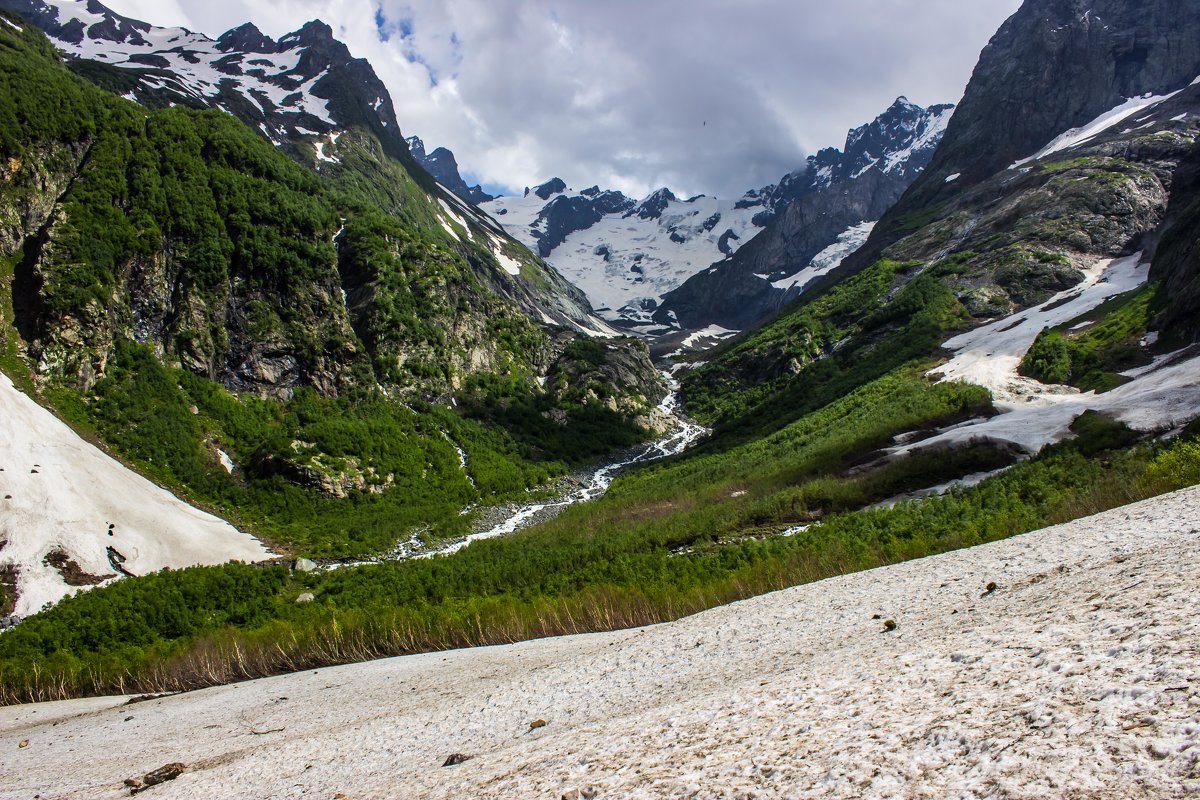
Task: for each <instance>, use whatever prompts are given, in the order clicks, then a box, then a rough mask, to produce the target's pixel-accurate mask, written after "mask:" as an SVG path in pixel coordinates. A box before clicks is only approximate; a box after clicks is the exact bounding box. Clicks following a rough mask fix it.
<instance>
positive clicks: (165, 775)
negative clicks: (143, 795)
mask: <svg viewBox="0 0 1200 800" xmlns="http://www.w3.org/2000/svg"><path fill="white" fill-rule="evenodd" d="M186 769H187V765H186V764H182V763H180V762H178V761H176V762H172V763H170V764H164V765H163V766H161V767H159V768H158V769H155V770H151V771H150V772H147V773H146V774H145V775H143V776H142V779H141V780H142V785H141V786H135V785H133V784H131V783H129V781H128V780H127V781H126V782H125V785H126V786H129V787H130V790H129V793H130V794H138V793H139V792H144V791H146V790H147V789H149V788H150V787H152V786H158V785H159V784H163V783H166V782H167V781H173V780H175V779H176V778H178V777H179V776H180V775H182V774H183V773H184V771H185V770H186ZM130 780H134V781H136V780H137V779H136V778H132V779H130Z"/></svg>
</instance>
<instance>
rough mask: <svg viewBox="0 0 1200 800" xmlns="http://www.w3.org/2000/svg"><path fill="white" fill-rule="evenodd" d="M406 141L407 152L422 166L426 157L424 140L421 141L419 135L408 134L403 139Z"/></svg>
mask: <svg viewBox="0 0 1200 800" xmlns="http://www.w3.org/2000/svg"><path fill="white" fill-rule="evenodd" d="M404 141H405V142H407V143H408V152H410V153H412V157H413V159H414V160H415V161H416V162H417V163H418V164H421V165H422V166H424V162H425V159H426V157H427V156H426V153H425V142H423V141H421V137H420V136H410V137H408V138H407V139H405V140H404Z"/></svg>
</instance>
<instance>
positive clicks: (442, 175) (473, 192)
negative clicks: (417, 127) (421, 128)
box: [406, 136, 495, 205]
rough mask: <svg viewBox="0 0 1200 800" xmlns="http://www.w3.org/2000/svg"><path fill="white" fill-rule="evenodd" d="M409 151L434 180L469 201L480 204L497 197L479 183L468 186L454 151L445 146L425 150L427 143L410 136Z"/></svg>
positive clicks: (408, 140)
mask: <svg viewBox="0 0 1200 800" xmlns="http://www.w3.org/2000/svg"><path fill="white" fill-rule="evenodd" d="M406 141H407V142H408V149H409V152H410V153H412V157H413V160H414V161H416V162H417V163H418V164H420V165H421V166H422V167H423V168H424V169H425V171H426V172H428V173H429V174H430V175H432V176H433V178H434V180H436V181H437V182H438V183H440V184H442V185H443V186H445V187H446V188H447V189H449V190H450V191H452V192H454V194H456V195H458V196H459V197H460V198H462V199H463V200H465V201H467V202H468V203H474V204H475V205H478V204H480V203H486V202H487V201H488V200H494V199H495V198H494V197H492V195H490V194H488V193H487V192H485V191H483V189H481V188H480V187H479V186H478V185H476V186H468V185H467V182H466V181H465V180H463V177H462V174H461V173H460V172H459V169H458V161H457V160H456V159H455V158H454V153H452V152H450V151H449V150H448V149H446V148H445V147H439V148H437V149H435V150H434V151H433V152H432V153H426V152H425V143H424V142H422V141H421V139H420V137H418V136H410V137H409V138H408V139H407V140H406Z"/></svg>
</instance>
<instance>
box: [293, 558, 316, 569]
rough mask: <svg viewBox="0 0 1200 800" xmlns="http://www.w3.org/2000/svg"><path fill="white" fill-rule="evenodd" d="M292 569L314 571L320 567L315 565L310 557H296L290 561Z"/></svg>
mask: <svg viewBox="0 0 1200 800" xmlns="http://www.w3.org/2000/svg"><path fill="white" fill-rule="evenodd" d="M292 569H294V570H295V571H296V572H316V571H317V570H318V569H320V567H318V566H317V562H315V561H312V560H310V559H307V558H297V559H296V560H295V561H293V562H292Z"/></svg>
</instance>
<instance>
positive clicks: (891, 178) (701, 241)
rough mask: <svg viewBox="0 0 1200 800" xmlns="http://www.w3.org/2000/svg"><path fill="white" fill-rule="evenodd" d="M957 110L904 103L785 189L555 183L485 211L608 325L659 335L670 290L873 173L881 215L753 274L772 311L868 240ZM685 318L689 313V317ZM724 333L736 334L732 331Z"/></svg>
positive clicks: (841, 220) (857, 218)
mask: <svg viewBox="0 0 1200 800" xmlns="http://www.w3.org/2000/svg"><path fill="white" fill-rule="evenodd" d="M952 110H953V106H948V105H942V106H933V107H931V108H928V109H925V108H921V107H920V106H917V105H915V104H914V103H912V102H910V101H909V100H908V99H906V98H904V97H900V98H897V99H896V101H895V102H894V103H893V104H892V105H891V106H890V107H889V108H888V109H887V110H886V111H884V112H883V113H882V114H881V115H879V117H877V118H876V119H874V120H872V121H871V122H869V123H867V124H866V125H862V126H860V127H858V128H855V129H854V130H852V131H850V132H849V134H848V135H847V137H846V148H845V151H842V150H838V149H837V148H835V147H830V148H826V149H824V150H821V151H820V152H818V153H816V154H814V155H812V156H810V157H809V158H808V159H807V161H806V162H805V164H804V166H802V167H800V168H798V169H796V170H793V171H792V172H791V173H789V174H788V175H785V176H784V177H783V178H781V179H780V181H779V182H778V183H775V184H771V185H768V186H763V187H758V188H754V189H750V190H749V191H747V192H746V193H745V194H743V195H742V196H741V197H739V198H736V199H733V200H722V199H718V198H715V197H708V196H705V195H697V196H696V197H691V198H688V199H687V200H680V199H679V198H678V197H676V195H675V194H674V193H673V192H672V191H671V190H670V189H667V188H661V189H658V190H656V191H654V192H652V193H651V194H650V195H649V196H647V197H646V198H644V199H642V200H641V201H635V200H633V199H631V198H628V197H626V196H625V195H623V194H621V193H620V192H615V191H601V189H600V188H599V187H598V186H591V187H589V188H587V189H584V190H583V191H580V192H576V191H574V190H572V189H569V188H568V187H567V185H566V183H565V182H564V181H562V180H561V179H559V178H554V179H552V180H550V181H547V182H546V183H543V184H541V185H539V186H535V187H533V188H532V189H528V190H526V192H525V195H524V197H520V198H512V197H500V198H496V199H495V200H493V201H492V202H490V203H486V204H484V206H483V207H484V209H485V210H486V211H487V212H488V213H490V214H491V215H492V216H493V217H495V218H496V219H497V220H498V221H500V222H501V224H503V225H504V227H505V229H506V230H507V231H508V232H509V234H511V235H512V236H514V237H515V238H517V239H519V240H521V241H522V242H524V243H525V244H527V245H528V246H529V247H530V248H531V249H533V250H534V251H535V252H537V253H538V254H539V255H541V256H542V257H543V258H546V259H547V260H549V261H550V263H551V264H553V265H554V267H555V268H556V269H558V270H559V272H561V273H562V274H563V275H564V276H565V277H566V278H567V279H568V280H570V281H571V282H572V283H574V284H575V285H577V286H579V287H580V288H582V289H583V290H584V292H585V293H586V294H587V295H588V298H589V300H590V301H591V303H592V305H593V306H594V307H595V308H596V309H597V310H598V311H599V313H601V315H602V316H604V317H605V318H606V319H608V320H610V321H613V322H618V323H621V324H625V325H627V326H630V327H632V328H633V329H634V330H641V331H644V332H654V331H662V330H664V329H665V328H667V327H670V326H671V325H673V324H674V323H675V322H678V317H675V316H672V314H671V313H669V311H670V310H664V309H660V306H661V305H662V303H663V302H664V298H665V297H666V296H667V295H668V294H669V293H671V292H673V291H674V290H676V289H679V288H680V287H681V286H682V285H683V284H685V283H688V282H690V281H694V280H696V281H701V282H703V283H706V284H707V280H708V279H709V277H710V276H713V277H715V276H717V275H719V274H720V273H721V272H722V271H723V270H725V269H726V268H727V266H728V265H729V264H730V263H731V262H729V261H727V259H730V258H732V257H734V256H735V255H736V253H738V251H739V249H740V248H742V247H743V246H745V245H746V244H747V243H748V242H749V241H751V240H752V239H754V238H755V237H756V236H757V235H758V234H760V232H762V230H763V229H764V228H766V229H768V230H770V226H772V225H773V223H775V221H776V219H777V218H778V217H780V216H781V215H782V214H783V212H784V210H786V209H787V208H788V207H789V206H790V205H791V204H793V203H795V202H797V201H799V200H801V199H802V198H806V197H809V196H813V195H816V194H818V193H821V192H823V191H824V190H827V189H830V188H831V187H843V186H848V185H850V184H851V183H852V182H855V181H858V180H859V179H860V178H864V176H867V175H872V176H874V177H872V178H870V179H868V180H867V182H868V183H871V186H865V187H864V188H863V190H862V191H861V192H858V193H857V194H864V193H866V194H870V195H874V194H876V192H877V190H878V192H880V193H881V199H880V203H878V204H873V203H870V202H867V203H863V204H861V205H862V209H861V210H862V212H863V213H867V212H869V213H873V214H874V215H875V216H862V215H857V214H858V212H857V210H856V211H855V213H854V214H849V215H847V214H836V215H834V216H833V217H831V219H832V220H833V222H832V223H831V224H832V225H833V226H835V227H836V229H833V227H831V228H830V229H829V230H827V231H825V230H821V231H816V232H815V236H814V241H813V247H812V249H811V253H808V254H807V258H806V259H805V260H804V261H803V263H801V264H796V265H789V266H788V267H786V268H784V269H783V270H782V271H780V272H779V273H778V274H768V275H767V277H765V278H763V277H758V276H757V273H763V272H764V269H763V268H762V267H761V266H760V265H756V267H755V269H752V270H750V272H749V274H748V276H747V280H749V281H752V282H756V283H761V284H762V288H763V291H764V292H765V293H766V294H767V295H770V296H771V297H767V298H765V299H762V298H759V299H755V300H752V301H750V302H749V306H755V303H758V302H759V300H761V302H762V303H764V304H767V305H769V304H770V303H771V302H774V301H773V300H772V299H771V298H774V297H775V296H776V295H778V296H780V297H782V296H783V295H785V294H786V293H787V292H789V291H790V292H792V293H795V292H796V291H799V288H797V280H798V279H797V280H787V278H788V276H791V275H792V274H793V273H796V274H799V273H800V272H802V271H804V270H809V272H807V273H804V274H805V275H810V274H811V275H816V274H817V273H820V274H824V273H825V272H827V271H828V270H829V269H832V268H833V267H836V266H837V263H833V262H834V261H837V262H840V259H841V257H843V256H845V255H846V254H847V252H848V251H849V250H852V249H853V248H854V247H856V246H857V245H858V244H861V242H862V239H863V237H864V236H865V233H866V232H869V231H870V225H869V224H867V223H870V222H871V221H872V220H874V219H878V215H879V214H882V213H883V211H884V210H886V207H887V206H888V205H890V204H891V203H892V202H894V201H895V197H896V196H898V192H899V191H903V189H904V187H906V186H907V184H908V182H910V181H911V180H912V179H913V178H914V177H915V176H916V175H917V174H918V173H919V172H920V170H921V169H922V168H923V167H924V166H925V165H926V164H927V163H928V162H929V159H930V158H931V157H932V156H933V151H934V150H935V149H936V147H937V144H938V142H939V141H940V139H941V135H942V132H943V131H944V130H945V127H946V123H947V122H948V121H949V119H950V115H951V113H952ZM876 205H882V207H880V208H878V209H876V207H875V206H876ZM856 209H857V206H856ZM851 217H853V218H851ZM801 255H804V254H801ZM835 255H836V256H837V258H836V259H834V258H833V257H834V256H835ZM818 256H820V257H819V258H818ZM810 262H811V263H810ZM765 272H767V273H774V270H770V269H768V270H765ZM718 283H719V281H718ZM773 284H774V285H773ZM725 288H726V289H727V288H728V287H727V286H726V287H725ZM800 288H802V286H801V287H800ZM703 291H704V293H705V294H707V295H713V296H714V297H715V299H714V300H713V302H720V303H723V304H724V305H726V306H728V305H730V299H729V296H728V295H727V293H726V294H723V292H724V290H723V289H720V288H712V289H711V290H710V289H705V290H703ZM717 295H719V297H716V296H717ZM776 299H777V298H776ZM691 303H692V301H689V308H690V307H691V305H690V304H691ZM767 305H764V308H766V307H767ZM762 310H763V309H759V308H757V306H755V307H753V308H747V309H740V310H739V313H738V315H737V317H738V319H743V318H750V319H752V318H755V317H756V316H760V315H761V312H762ZM743 312H744V313H743ZM679 313H680V314H682V315H684V316H688V314H687V312H685V311H684V310H683V309H682V308H681V309H680V312H679ZM654 321H657V324H655V322H654ZM713 321H717V320H715V319H713V320H709V321H707V322H704V323H700V324H697V325H694V326H693V325H687V324H685V325H684V327H689V328H691V327H696V328H703V327H704V326H705V325H707V324H709V322H713ZM740 324H741V323H740V322H738V325H740ZM726 327H727V328H733V327H737V325H734V324H733V323H732V322H731V323H730V324H729V325H727V326H726Z"/></svg>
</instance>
